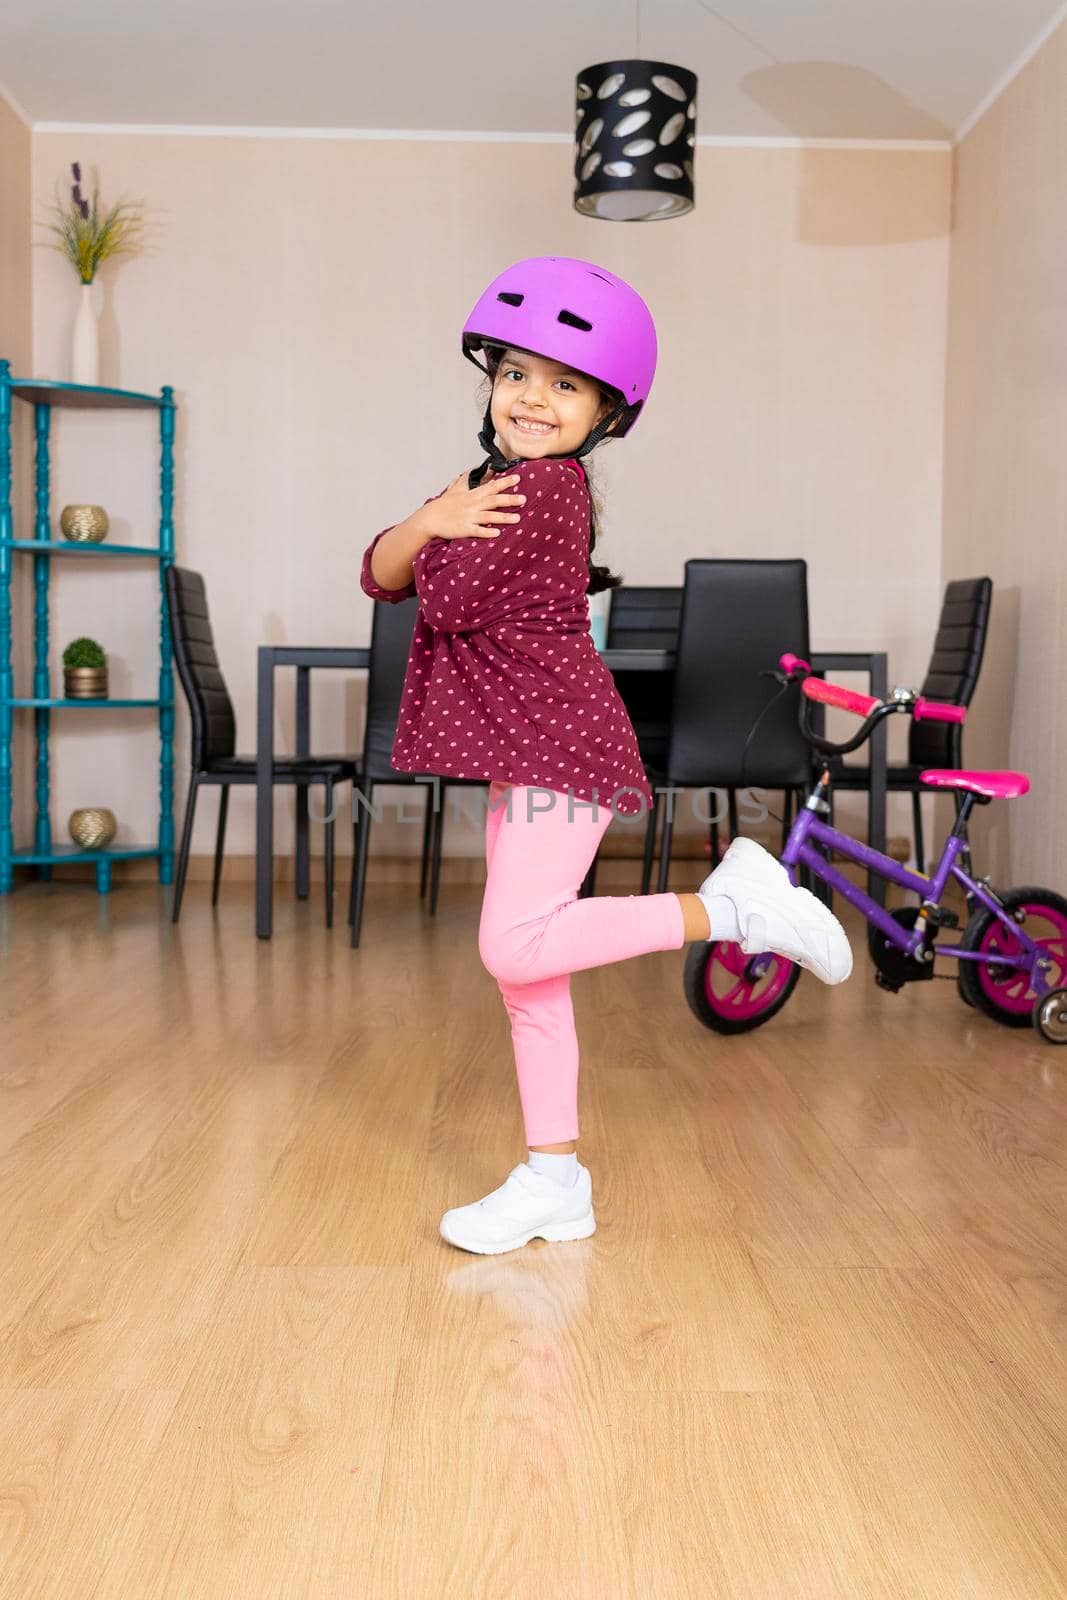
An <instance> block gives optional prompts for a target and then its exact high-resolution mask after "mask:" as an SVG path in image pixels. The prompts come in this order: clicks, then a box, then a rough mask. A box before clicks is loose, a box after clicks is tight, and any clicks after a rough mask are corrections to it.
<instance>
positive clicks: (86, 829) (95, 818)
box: [67, 806, 119, 850]
mask: <svg viewBox="0 0 1067 1600" xmlns="http://www.w3.org/2000/svg"><path fill="white" fill-rule="evenodd" d="M118 826H119V825H118V822H117V821H116V819H115V813H114V812H113V811H109V810H108V809H107V807H106V806H85V807H83V808H82V810H80V811H72V812H71V814H70V821H69V822H68V823H67V827H68V828H69V829H70V836H71V838H72V839H73V840H74V843H75V844H80V845H81V847H82V849H83V850H104V849H106V847H107V846H108V845H109V844H110V843H111V841H112V839H113V838H114V837H115V834H116V833H117V832H118Z"/></svg>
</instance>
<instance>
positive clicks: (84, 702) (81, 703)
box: [7, 697, 174, 711]
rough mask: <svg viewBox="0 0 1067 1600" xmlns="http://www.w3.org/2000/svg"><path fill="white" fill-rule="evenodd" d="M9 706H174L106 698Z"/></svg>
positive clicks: (11, 702)
mask: <svg viewBox="0 0 1067 1600" xmlns="http://www.w3.org/2000/svg"><path fill="white" fill-rule="evenodd" d="M7 704H8V705H9V706H34V707H36V708H37V710H38V711H48V710H53V711H54V710H61V709H64V708H66V707H67V706H119V707H128V706H142V707H145V706H154V707H155V708H156V709H157V710H158V709H159V708H161V707H162V708H164V709H166V710H170V708H171V707H172V706H173V705H174V701H173V700H109V699H107V698H106V697H104V698H101V699H99V700H89V699H85V700H26V699H18V700H9V701H8V702H7Z"/></svg>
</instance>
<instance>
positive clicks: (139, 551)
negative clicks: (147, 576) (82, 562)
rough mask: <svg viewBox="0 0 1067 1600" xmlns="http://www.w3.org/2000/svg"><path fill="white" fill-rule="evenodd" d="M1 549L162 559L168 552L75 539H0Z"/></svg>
mask: <svg viewBox="0 0 1067 1600" xmlns="http://www.w3.org/2000/svg"><path fill="white" fill-rule="evenodd" d="M0 549H4V550H25V551H27V552H28V553H29V554H30V555H34V556H55V555H60V556H86V555H100V556H147V557H149V559H151V560H152V561H162V560H163V558H164V557H165V556H166V554H167V552H166V551H165V550H161V549H160V548H159V546H158V545H150V544H108V542H107V541H106V540H104V542H103V543H102V544H91V543H89V542H88V541H87V542H85V543H82V542H81V541H79V540H75V539H0Z"/></svg>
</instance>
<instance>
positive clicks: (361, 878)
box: [352, 781, 374, 950]
mask: <svg viewBox="0 0 1067 1600" xmlns="http://www.w3.org/2000/svg"><path fill="white" fill-rule="evenodd" d="M373 793H374V786H373V784H372V783H371V782H369V781H368V783H367V787H366V793H365V794H364V789H363V785H362V784H357V785H356V793H355V799H356V803H357V806H358V807H359V809H360V810H361V811H362V815H361V816H360V819H359V826H358V828H357V829H356V853H355V856H354V858H353V861H352V888H353V890H354V898H353V902H352V948H353V950H355V949H356V947H357V946H358V944H359V933H360V928H361V927H362V925H363V897H364V891H365V889H366V886H367V855H368V852H369V850H370V823H371V811H370V800H371V797H372V795H373ZM360 797H362V798H364V799H366V801H367V802H368V803H367V805H366V807H365V808H364V807H362V806H361V805H360V804H359V802H360Z"/></svg>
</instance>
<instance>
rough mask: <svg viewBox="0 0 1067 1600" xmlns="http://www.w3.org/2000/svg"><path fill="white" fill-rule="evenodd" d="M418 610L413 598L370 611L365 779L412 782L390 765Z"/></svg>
mask: <svg viewBox="0 0 1067 1600" xmlns="http://www.w3.org/2000/svg"><path fill="white" fill-rule="evenodd" d="M418 609H419V602H418V597H417V596H416V595H410V596H409V597H408V599H406V600H397V601H395V602H394V601H389V600H383V601H379V602H378V604H376V605H375V606H374V609H373V615H372V618H371V633H370V670H369V671H368V673H367V725H366V730H365V732H364V736H363V771H364V775H365V776H366V777H368V778H376V779H378V780H379V782H380V781H383V780H384V781H392V782H393V783H410V782H412V778H411V777H410V776H409V775H408V774H407V773H398V772H397V770H396V768H395V767H394V766H393V763H392V753H393V740H394V738H395V737H396V724H397V718H398V717H399V715H400V699H401V695H402V694H403V691H404V675H405V672H406V669H407V664H408V655H409V653H410V651H411V635H412V633H413V632H414V630H415V617H416V614H417V612H418Z"/></svg>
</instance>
